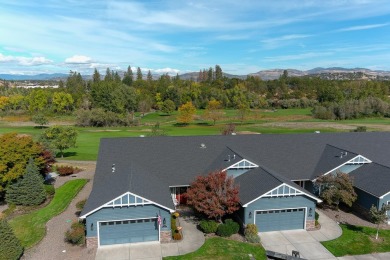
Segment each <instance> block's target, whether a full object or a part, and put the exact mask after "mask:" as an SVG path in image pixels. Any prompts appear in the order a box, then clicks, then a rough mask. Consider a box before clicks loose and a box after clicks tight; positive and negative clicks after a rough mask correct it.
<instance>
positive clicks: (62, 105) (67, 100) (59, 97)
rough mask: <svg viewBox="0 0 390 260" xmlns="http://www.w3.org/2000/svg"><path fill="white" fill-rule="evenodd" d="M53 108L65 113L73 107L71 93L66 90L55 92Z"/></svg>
mask: <svg viewBox="0 0 390 260" xmlns="http://www.w3.org/2000/svg"><path fill="white" fill-rule="evenodd" d="M52 102H53V108H54V111H56V112H59V113H65V112H68V111H70V110H72V108H73V103H74V100H73V97H72V95H71V94H68V93H65V92H55V93H54V94H53V101H52Z"/></svg>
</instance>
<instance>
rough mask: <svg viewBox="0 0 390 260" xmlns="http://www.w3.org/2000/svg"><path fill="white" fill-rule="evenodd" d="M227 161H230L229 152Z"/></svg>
mask: <svg viewBox="0 0 390 260" xmlns="http://www.w3.org/2000/svg"><path fill="white" fill-rule="evenodd" d="M228 162H230V154H229V155H228Z"/></svg>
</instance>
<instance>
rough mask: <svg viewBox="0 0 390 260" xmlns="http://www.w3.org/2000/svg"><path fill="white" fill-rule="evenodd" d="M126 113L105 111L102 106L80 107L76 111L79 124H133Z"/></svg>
mask: <svg viewBox="0 0 390 260" xmlns="http://www.w3.org/2000/svg"><path fill="white" fill-rule="evenodd" d="M133 123H134V122H132V120H130V119H129V118H128V117H127V116H126V115H121V114H117V113H114V112H111V111H107V112H106V111H104V110H103V109H101V108H94V109H91V110H87V109H80V110H78V111H76V125H77V126H94V127H103V126H129V125H131V124H133Z"/></svg>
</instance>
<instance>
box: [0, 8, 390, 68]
mask: <svg viewBox="0 0 390 260" xmlns="http://www.w3.org/2000/svg"><path fill="white" fill-rule="evenodd" d="M389 61H390V3H389V1H388V0H383V1H382V0H375V1H369V0H326V1H324V0H322V1H316V0H311V1H306V0H299V1H298V0H296V1H295V0H286V1H284V0H279V1H278V0H274V1H266V0H259V1H255V0H249V1H247V0H240V1H237V0H208V1H203V0H196V1H185V0H182V1H170V0H166V1H159V0H151V1H148V0H141V1H111V0H94V1H89V0H83V1H81V0H41V1H31V0H17V1H15V0H0V73H12V74H36V73H53V72H63V73H68V72H69V70H73V71H79V72H81V73H83V74H91V73H92V71H93V69H94V68H97V69H99V70H101V71H105V69H106V68H107V67H110V68H111V69H114V70H120V69H122V70H125V69H126V68H127V66H128V65H130V66H132V67H141V68H142V69H143V70H145V71H147V70H149V69H150V70H151V71H152V72H154V73H172V74H176V73H177V72H178V73H185V72H188V71H199V69H203V68H208V67H210V66H212V67H214V65H215V64H219V65H220V66H221V67H222V69H223V71H224V72H227V73H231V74H247V73H253V72H257V71H259V70H264V69H272V68H283V69H286V68H293V69H303V70H306V69H311V68H315V67H335V66H337V67H346V68H355V67H365V68H370V69H379V70H390V62H389Z"/></svg>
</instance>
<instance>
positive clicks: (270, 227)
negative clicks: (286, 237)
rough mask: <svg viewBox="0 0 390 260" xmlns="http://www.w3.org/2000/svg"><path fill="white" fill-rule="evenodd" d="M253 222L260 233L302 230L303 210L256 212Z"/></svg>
mask: <svg viewBox="0 0 390 260" xmlns="http://www.w3.org/2000/svg"><path fill="white" fill-rule="evenodd" d="M255 221H256V222H255V223H256V225H257V228H258V230H259V231H260V232H265V231H278V230H291V229H304V228H305V209H281V210H267V211H257V212H256V220H255Z"/></svg>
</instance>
